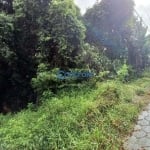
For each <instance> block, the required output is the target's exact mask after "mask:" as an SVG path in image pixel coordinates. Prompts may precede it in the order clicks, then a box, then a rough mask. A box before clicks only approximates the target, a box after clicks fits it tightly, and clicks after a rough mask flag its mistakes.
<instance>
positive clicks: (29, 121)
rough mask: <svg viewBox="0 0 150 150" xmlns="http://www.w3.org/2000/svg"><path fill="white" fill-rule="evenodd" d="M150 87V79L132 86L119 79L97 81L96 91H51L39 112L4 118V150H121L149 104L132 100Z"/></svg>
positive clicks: (0, 142) (0, 131) (0, 128)
mask: <svg viewBox="0 0 150 150" xmlns="http://www.w3.org/2000/svg"><path fill="white" fill-rule="evenodd" d="M149 85H150V78H149V77H143V78H142V79H139V80H135V81H134V82H132V83H128V84H123V83H121V82H120V81H119V80H118V81H117V80H116V81H110V80H108V81H105V82H98V83H97V86H96V87H94V88H89V87H88V86H87V85H86V84H85V85H84V88H83V87H80V86H79V87H78V88H76V89H75V88H71V89H70V88H69V89H68V88H67V89H66V90H61V91H59V93H57V95H51V93H50V92H46V93H45V94H44V95H43V98H44V100H43V102H42V105H41V106H40V107H39V108H37V107H36V106H35V105H33V104H30V105H28V109H27V110H22V111H21V112H20V113H18V114H13V115H7V116H2V115H1V116H0V120H1V121H0V137H1V138H0V148H1V149H2V150H7V149H8V150H17V149H24V150H30V149H36V150H40V149H42V150H48V149H55V150H56V149H66V150H68V149H78V150H83V149H84V150H93V149H95V150H98V149H108V150H112V149H113V150H115V149H119V148H121V145H122V140H123V139H124V137H125V136H126V135H127V134H128V133H129V132H130V131H131V129H132V127H133V126H132V125H133V123H134V122H135V120H136V118H137V115H138V113H139V111H140V110H141V108H142V106H144V105H145V101H143V100H141V101H139V102H138V103H135V102H133V101H132V99H133V97H134V96H135V94H136V93H137V91H138V92H139V90H141V91H142V90H144V89H148V88H150V86H149ZM139 86H140V88H139ZM80 88H81V89H82V90H81V89H80Z"/></svg>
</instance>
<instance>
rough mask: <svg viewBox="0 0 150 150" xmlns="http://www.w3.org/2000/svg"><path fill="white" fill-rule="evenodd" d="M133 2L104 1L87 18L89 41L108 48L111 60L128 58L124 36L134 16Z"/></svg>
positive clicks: (130, 0)
mask: <svg viewBox="0 0 150 150" xmlns="http://www.w3.org/2000/svg"><path fill="white" fill-rule="evenodd" d="M133 7H134V3H133V1H132V0H102V1H101V2H100V3H96V4H95V5H94V7H93V8H91V9H88V10H87V12H86V14H85V16H84V20H85V24H86V26H87V38H86V39H87V41H88V42H89V43H91V44H95V45H97V46H98V47H99V46H100V45H102V46H105V47H106V48H107V50H106V55H107V56H108V57H109V58H111V59H116V58H120V57H124V56H125V57H126V55H127V50H126V44H125V39H124V37H123V36H122V33H124V32H125V31H126V30H127V29H128V22H129V20H130V18H131V17H132V16H133Z"/></svg>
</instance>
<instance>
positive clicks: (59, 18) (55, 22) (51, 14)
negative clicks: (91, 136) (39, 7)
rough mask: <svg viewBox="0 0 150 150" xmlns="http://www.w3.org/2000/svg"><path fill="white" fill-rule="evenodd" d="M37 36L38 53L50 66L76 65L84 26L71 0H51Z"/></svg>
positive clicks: (66, 66)
mask: <svg viewBox="0 0 150 150" xmlns="http://www.w3.org/2000/svg"><path fill="white" fill-rule="evenodd" d="M39 37H40V43H41V46H40V53H42V55H43V57H44V61H46V62H47V63H49V64H50V66H51V67H52V68H53V67H57V68H73V67H76V66H77V64H78V63H79V58H80V55H82V49H83V42H84V37H85V26H84V24H83V23H82V20H81V19H80V14H79V10H78V8H77V7H76V6H75V5H74V3H73V1H72V0H66V1H61V0H54V1H52V3H51V5H50V7H49V11H48V14H47V17H46V18H45V19H44V21H43V25H42V28H41V31H40V32H39Z"/></svg>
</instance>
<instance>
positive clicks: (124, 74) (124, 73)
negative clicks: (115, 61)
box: [117, 64, 129, 82]
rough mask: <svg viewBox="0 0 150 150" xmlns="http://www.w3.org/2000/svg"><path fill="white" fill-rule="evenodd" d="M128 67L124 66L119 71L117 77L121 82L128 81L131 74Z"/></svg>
mask: <svg viewBox="0 0 150 150" xmlns="http://www.w3.org/2000/svg"><path fill="white" fill-rule="evenodd" d="M128 68H129V67H128V66H127V65H126V64H124V65H123V66H122V67H121V68H120V69H119V70H118V71H117V77H118V79H119V80H120V81H122V82H125V81H127V80H128V76H129V72H128Z"/></svg>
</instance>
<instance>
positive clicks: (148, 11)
mask: <svg viewBox="0 0 150 150" xmlns="http://www.w3.org/2000/svg"><path fill="white" fill-rule="evenodd" d="M74 1H75V3H76V5H78V7H79V8H80V9H81V13H82V14H84V13H85V11H86V9H87V8H90V7H92V6H93V5H94V3H95V2H96V0H74ZM99 1H100V0H99ZM134 2H135V5H136V7H135V9H136V10H137V12H138V13H139V15H140V16H141V17H142V18H143V21H144V22H145V24H146V25H147V26H149V28H150V0H134Z"/></svg>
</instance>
